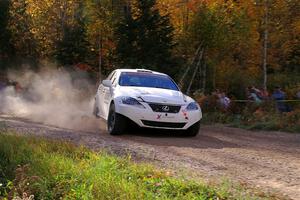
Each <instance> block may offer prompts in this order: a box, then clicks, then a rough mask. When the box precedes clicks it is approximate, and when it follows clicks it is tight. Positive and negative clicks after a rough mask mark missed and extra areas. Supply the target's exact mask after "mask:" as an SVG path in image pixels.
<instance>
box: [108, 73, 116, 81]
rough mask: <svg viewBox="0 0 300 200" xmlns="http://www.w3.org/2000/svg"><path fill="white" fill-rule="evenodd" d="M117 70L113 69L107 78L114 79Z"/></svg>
mask: <svg viewBox="0 0 300 200" xmlns="http://www.w3.org/2000/svg"><path fill="white" fill-rule="evenodd" d="M115 73H116V71H112V72H111V73H110V74H109V75H108V77H107V78H106V80H112V77H113V76H114V75H115Z"/></svg>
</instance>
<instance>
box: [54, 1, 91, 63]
mask: <svg viewBox="0 0 300 200" xmlns="http://www.w3.org/2000/svg"><path fill="white" fill-rule="evenodd" d="M82 11H83V5H82V4H81V3H79V4H78V5H77V12H76V13H75V15H74V17H75V20H74V22H75V23H74V24H67V25H64V30H63V38H62V40H61V41H58V43H57V46H56V52H55V57H56V59H57V61H58V62H59V63H60V64H61V65H73V64H77V63H80V62H85V61H86V57H87V55H88V53H89V43H88V42H87V40H86V38H87V36H86V30H85V24H84V17H83V12H82Z"/></svg>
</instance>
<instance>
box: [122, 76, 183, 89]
mask: <svg viewBox="0 0 300 200" xmlns="http://www.w3.org/2000/svg"><path fill="white" fill-rule="evenodd" d="M119 85H121V86H133V87H151V88H162V89H168V90H175V91H178V90H179V89H178V87H177V85H176V84H175V83H174V81H173V80H172V79H171V78H170V77H168V76H166V75H159V74H152V73H148V72H122V73H121V76H120V80H119Z"/></svg>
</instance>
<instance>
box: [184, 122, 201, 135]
mask: <svg viewBox="0 0 300 200" xmlns="http://www.w3.org/2000/svg"><path fill="white" fill-rule="evenodd" d="M199 130H200V121H199V122H197V123H195V124H194V125H192V126H191V127H190V128H188V129H187V130H186V131H185V135H186V136H189V137H195V136H196V135H198V133H199Z"/></svg>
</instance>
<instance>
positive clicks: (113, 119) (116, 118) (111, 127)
mask: <svg viewBox="0 0 300 200" xmlns="http://www.w3.org/2000/svg"><path fill="white" fill-rule="evenodd" d="M126 121H127V120H126V118H125V117H123V116H122V115H120V114H118V113H116V112H115V105H114V104H113V103H112V104H111V105H110V108H109V114H108V118H107V131H108V133H109V134H111V135H120V134H122V133H123V132H124V131H125V130H126Z"/></svg>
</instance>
